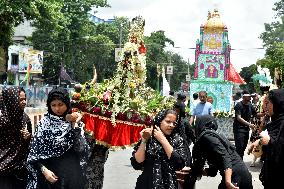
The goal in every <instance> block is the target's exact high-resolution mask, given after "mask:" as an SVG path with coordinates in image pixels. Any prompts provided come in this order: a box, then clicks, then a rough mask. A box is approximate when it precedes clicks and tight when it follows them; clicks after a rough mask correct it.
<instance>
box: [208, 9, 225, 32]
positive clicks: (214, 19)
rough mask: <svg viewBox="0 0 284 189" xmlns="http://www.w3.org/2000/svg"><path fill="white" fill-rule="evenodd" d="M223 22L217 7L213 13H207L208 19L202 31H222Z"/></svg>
mask: <svg viewBox="0 0 284 189" xmlns="http://www.w3.org/2000/svg"><path fill="white" fill-rule="evenodd" d="M224 27H225V24H224V23H223V21H222V20H221V18H220V14H219V12H218V10H217V9H215V10H214V12H213V13H209V14H208V20H207V22H206V23H205V25H204V33H213V32H214V33H222V32H223V30H224Z"/></svg>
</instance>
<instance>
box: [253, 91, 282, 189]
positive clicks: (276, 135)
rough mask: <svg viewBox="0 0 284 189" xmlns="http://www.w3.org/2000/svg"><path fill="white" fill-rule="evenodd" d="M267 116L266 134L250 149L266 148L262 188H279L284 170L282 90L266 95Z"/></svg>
mask: <svg viewBox="0 0 284 189" xmlns="http://www.w3.org/2000/svg"><path fill="white" fill-rule="evenodd" d="M267 109H268V114H269V116H270V117H271V122H270V123H268V124H267V125H266V129H267V131H268V132H262V133H261V134H260V136H261V138H260V139H258V140H256V141H255V142H254V143H253V144H252V146H251V148H253V147H254V146H257V145H258V144H262V145H264V146H266V155H265V159H264V164H263V167H262V169H261V173H260V180H261V181H262V184H263V186H264V188H265V189H266V188H267V189H270V188H279V187H280V186H282V185H283V173H282V172H283V170H284V89H274V90H271V91H269V93H268V104H267Z"/></svg>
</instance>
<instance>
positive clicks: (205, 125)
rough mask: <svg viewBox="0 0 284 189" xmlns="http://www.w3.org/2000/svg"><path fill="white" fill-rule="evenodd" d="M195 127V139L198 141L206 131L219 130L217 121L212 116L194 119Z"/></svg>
mask: <svg viewBox="0 0 284 189" xmlns="http://www.w3.org/2000/svg"><path fill="white" fill-rule="evenodd" d="M193 127H194V130H195V137H196V138H197V139H198V138H199V137H200V135H201V133H202V132H203V131H205V130H215V131H216V130H217V129H218V124H217V121H216V119H215V118H214V117H213V116H211V115H198V116H195V118H194V123H193Z"/></svg>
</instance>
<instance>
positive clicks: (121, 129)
mask: <svg viewBox="0 0 284 189" xmlns="http://www.w3.org/2000/svg"><path fill="white" fill-rule="evenodd" d="M83 121H84V123H85V125H86V130H87V131H89V132H92V133H93V137H94V138H95V139H96V140H97V141H99V142H100V143H101V144H103V145H106V146H108V147H112V148H115V147H122V148H123V147H125V146H129V145H132V144H134V143H136V142H138V140H139V139H140V132H141V130H142V129H144V128H145V125H143V124H135V123H131V122H127V121H119V120H118V121H116V125H115V126H113V124H112V123H111V121H110V119H109V118H106V117H102V116H98V115H93V114H88V113H85V114H84V117H83Z"/></svg>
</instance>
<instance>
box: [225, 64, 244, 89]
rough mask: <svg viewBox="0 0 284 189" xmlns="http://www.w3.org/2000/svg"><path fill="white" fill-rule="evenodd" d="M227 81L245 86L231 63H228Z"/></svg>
mask: <svg viewBox="0 0 284 189" xmlns="http://www.w3.org/2000/svg"><path fill="white" fill-rule="evenodd" d="M228 80H229V81H232V82H234V83H237V84H246V82H245V81H244V80H243V78H242V77H241V76H240V74H239V73H238V72H237V71H236V69H235V68H234V66H233V64H232V63H230V68H229V77H228Z"/></svg>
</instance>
